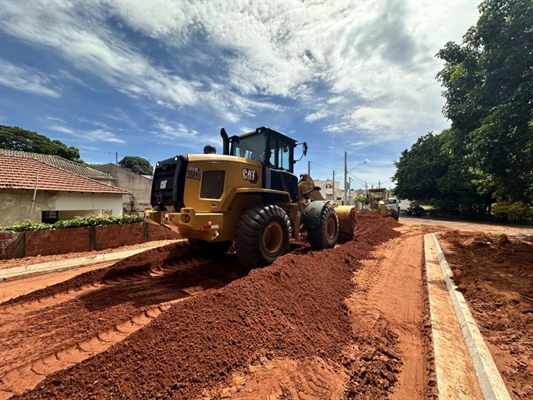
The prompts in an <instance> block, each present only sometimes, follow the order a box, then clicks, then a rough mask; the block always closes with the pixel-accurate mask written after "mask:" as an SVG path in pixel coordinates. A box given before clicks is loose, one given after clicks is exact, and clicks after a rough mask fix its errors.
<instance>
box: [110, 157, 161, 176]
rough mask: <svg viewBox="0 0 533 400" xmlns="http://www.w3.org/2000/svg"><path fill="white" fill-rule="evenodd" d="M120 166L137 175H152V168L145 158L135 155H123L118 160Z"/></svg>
mask: <svg viewBox="0 0 533 400" xmlns="http://www.w3.org/2000/svg"><path fill="white" fill-rule="evenodd" d="M118 165H120V166H121V167H122V168H126V169H129V170H130V171H132V172H135V173H136V174H139V175H152V174H153V173H154V168H153V167H152V166H151V165H150V162H149V161H148V160H147V159H146V158H142V157H137V156H125V157H124V158H123V159H122V160H120V161H119V162H118Z"/></svg>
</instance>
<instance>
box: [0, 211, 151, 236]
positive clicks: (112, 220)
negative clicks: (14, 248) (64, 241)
mask: <svg viewBox="0 0 533 400" xmlns="http://www.w3.org/2000/svg"><path fill="white" fill-rule="evenodd" d="M143 221H144V218H143V216H142V215H137V214H136V215H123V216H122V217H117V216H114V215H105V216H103V217H97V216H96V215H95V214H90V215H85V216H81V217H74V218H73V219H69V220H64V221H57V222H56V223H54V224H43V223H38V222H32V221H27V222H23V223H20V224H15V225H11V226H0V231H14V232H28V231H43V230H46V229H64V228H78V227H83V226H102V225H116V224H133V223H136V222H143Z"/></svg>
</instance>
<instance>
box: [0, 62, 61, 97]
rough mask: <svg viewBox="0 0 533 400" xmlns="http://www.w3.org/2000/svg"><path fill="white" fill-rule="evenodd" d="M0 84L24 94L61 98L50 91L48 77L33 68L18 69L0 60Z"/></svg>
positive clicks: (59, 94)
mask: <svg viewBox="0 0 533 400" xmlns="http://www.w3.org/2000/svg"><path fill="white" fill-rule="evenodd" d="M0 71H2V73H1V74H0V84H2V85H4V86H8V87H11V88H13V89H17V90H22V91H24V92H28V93H33V94H37V95H40V96H45V97H54V98H58V97H61V93H60V92H58V91H57V90H54V89H51V88H50V87H49V86H52V82H51V81H50V79H49V78H48V77H46V76H45V75H43V74H41V73H39V72H38V71H36V70H35V69H33V68H26V69H24V68H20V67H17V66H15V65H13V64H11V63H9V62H7V61H4V60H0Z"/></svg>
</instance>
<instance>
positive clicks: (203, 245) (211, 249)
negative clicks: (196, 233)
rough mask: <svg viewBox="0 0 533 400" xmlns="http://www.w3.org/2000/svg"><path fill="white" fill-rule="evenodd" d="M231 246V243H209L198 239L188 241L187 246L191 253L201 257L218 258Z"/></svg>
mask: <svg viewBox="0 0 533 400" xmlns="http://www.w3.org/2000/svg"><path fill="white" fill-rule="evenodd" d="M232 244H233V242H232V241H224V242H214V243H211V242H207V241H205V240H200V239H193V238H190V239H189V246H191V249H192V251H193V252H194V253H196V254H198V255H199V256H202V257H216V256H220V255H222V254H224V253H225V252H226V251H228V249H229V248H230V246H231V245H232Z"/></svg>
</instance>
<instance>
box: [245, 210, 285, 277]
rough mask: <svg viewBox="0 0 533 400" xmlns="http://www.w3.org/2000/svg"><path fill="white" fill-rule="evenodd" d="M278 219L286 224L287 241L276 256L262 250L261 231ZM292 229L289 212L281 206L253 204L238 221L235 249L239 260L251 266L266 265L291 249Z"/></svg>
mask: <svg viewBox="0 0 533 400" xmlns="http://www.w3.org/2000/svg"><path fill="white" fill-rule="evenodd" d="M273 219H274V220H278V221H279V222H280V224H282V226H285V243H284V244H283V246H282V249H281V251H280V252H279V254H277V255H276V256H275V257H270V256H268V255H266V254H264V253H263V252H262V251H261V245H260V242H261V232H262V229H263V228H264V227H265V226H266V225H267V223H268V222H269V221H271V220H273ZM290 230H291V227H290V221H289V217H288V216H287V213H286V212H285V211H284V210H283V209H282V208H281V207H279V206H276V205H266V206H253V207H251V208H250V209H248V210H247V211H246V212H245V213H244V214H243V215H242V216H241V218H240V220H239V222H238V223H237V231H236V233H235V251H236V253H237V257H238V258H239V261H240V262H241V263H242V264H243V265H246V266H249V267H251V268H256V267H265V266H267V265H270V264H272V262H274V260H275V259H276V258H277V257H279V256H281V255H283V254H284V253H286V252H287V251H288V250H289V232H290Z"/></svg>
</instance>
